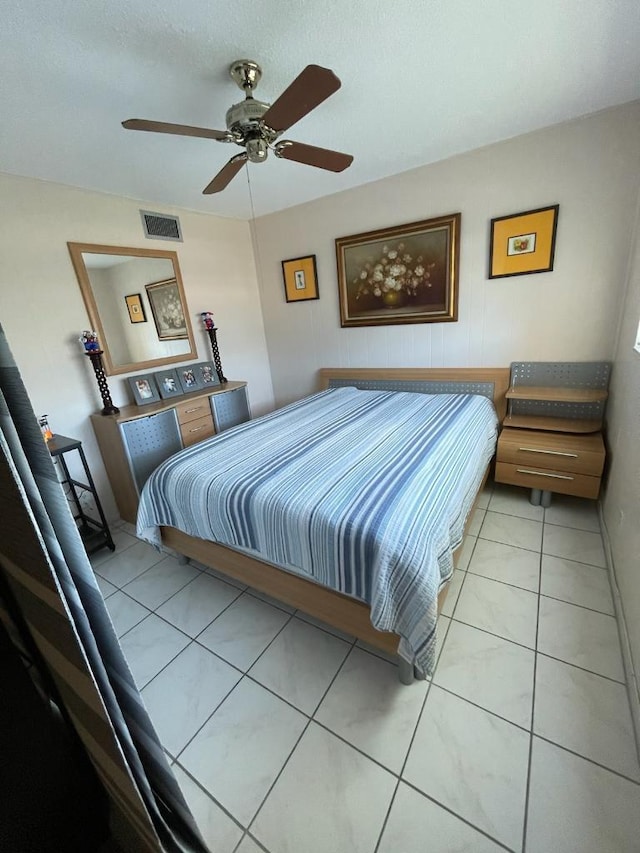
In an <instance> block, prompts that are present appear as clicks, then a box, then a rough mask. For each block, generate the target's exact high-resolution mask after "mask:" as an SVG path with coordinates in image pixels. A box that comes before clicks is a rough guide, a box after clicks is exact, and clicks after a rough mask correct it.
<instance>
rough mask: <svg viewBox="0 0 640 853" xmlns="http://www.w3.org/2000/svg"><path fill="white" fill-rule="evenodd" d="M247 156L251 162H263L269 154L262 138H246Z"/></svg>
mask: <svg viewBox="0 0 640 853" xmlns="http://www.w3.org/2000/svg"><path fill="white" fill-rule="evenodd" d="M246 148H247V157H248V158H249V160H250V161H251V162H252V163H264V161H265V160H266V159H267V156H268V154H269V149H268V148H267V143H266V142H265V141H264V139H248V140H247V142H246Z"/></svg>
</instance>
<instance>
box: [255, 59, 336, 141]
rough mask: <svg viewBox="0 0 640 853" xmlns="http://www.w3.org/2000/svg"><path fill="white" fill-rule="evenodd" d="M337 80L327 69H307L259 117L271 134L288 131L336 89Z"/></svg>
mask: <svg viewBox="0 0 640 853" xmlns="http://www.w3.org/2000/svg"><path fill="white" fill-rule="evenodd" d="M340 86H341V83H340V80H339V79H338V78H337V77H336V75H335V74H334V73H333V71H331V70H330V69H329V68H322V67H321V66H320V65H307V67H306V68H305V69H304V71H302V72H301V73H300V74H299V75H298V76H297V77H296V79H295V80H294V81H293V83H292V84H291V85H290V86H289V87H288V88H287V89H285V90H284V92H283V93H282V94H281V95H280V97H279V98H278V99H277V101H275V103H273V104H272V105H271V106H270V107H269V109H268V110H267V111H266V113H265V114H264V115H263V116H262V120H263V121H264V123H265V124H266V125H267V126H268V127H270V128H272V129H273V130H277V131H283V130H288V129H289V128H290V127H291V125H292V124H295V123H296V122H297V121H300V119H301V118H303V117H304V116H306V115H307V113H310V112H311V110H314V109H315V108H316V107H317V106H319V105H320V104H321V103H322V102H323V101H325V100H326V99H327V98H328V97H329V95H333V93H334V92H337V91H338V89H339V88H340Z"/></svg>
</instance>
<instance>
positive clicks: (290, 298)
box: [282, 255, 320, 302]
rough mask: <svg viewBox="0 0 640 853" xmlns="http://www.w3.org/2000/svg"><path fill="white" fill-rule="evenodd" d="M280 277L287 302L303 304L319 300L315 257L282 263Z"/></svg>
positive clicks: (292, 259)
mask: <svg viewBox="0 0 640 853" xmlns="http://www.w3.org/2000/svg"><path fill="white" fill-rule="evenodd" d="M282 275H283V277H284V295H285V297H286V300H287V302H304V301H305V300H307V299H319V298H320V296H319V294H318V272H317V270H316V256H315V255H307V256H306V257H304V258H290V259H289V260H288V261H282Z"/></svg>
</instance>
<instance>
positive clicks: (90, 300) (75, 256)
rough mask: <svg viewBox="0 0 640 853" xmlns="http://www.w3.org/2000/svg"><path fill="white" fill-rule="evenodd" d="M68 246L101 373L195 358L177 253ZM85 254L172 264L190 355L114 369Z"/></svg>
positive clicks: (131, 364)
mask: <svg viewBox="0 0 640 853" xmlns="http://www.w3.org/2000/svg"><path fill="white" fill-rule="evenodd" d="M67 246H68V248H69V254H70V255H71V262H72V264H73V268H74V270H75V273H76V276H77V279H78V284H79V285H80V291H81V293H82V298H83V300H84V304H85V307H86V309H87V314H88V315H89V322H90V324H91V329H92V330H93V331H96V332H97V333H98V341H99V342H100V346H101V348H102V350H103V356H102V359H103V362H104V371H105V373H106V374H107V375H108V376H115V375H117V374H119V373H132V372H134V371H136V370H149V369H152V368H155V367H162V366H163V365H165V364H177V363H179V362H181V361H190V360H192V359H194V358H197V357H198V352H197V349H196V345H195V341H194V338H193V329H192V326H191V320H190V318H189V312H188V310H187V299H186V296H185V292H184V286H183V284H182V274H181V273H180V264H179V263H178V255H177V253H176V252H171V251H168V250H165V249H140V248H136V247H131V246H102V245H100V244H97V243H67ZM84 252H86V253H89V254H97V255H131V257H134V258H166V259H167V260H169V261H171V262H172V264H173V271H174V274H175V279H176V283H177V285H178V291H179V293H180V299H181V300H182V305H183V306H184V318H185V323H186V327H187V341H188V343H189V352H186V353H183V354H181V355H169V356H163V357H161V358H150V359H147V360H146V361H134V362H131V363H129V364H118V365H115V364H114V363H113V361H112V360H111V354H110V351H109V342H108V340H107V336H106V334H105V330H104V326H103V325H102V321H101V319H100V312H99V311H98V306H97V304H96V300H95V296H94V293H93V289H92V287H91V280H90V278H89V273H88V271H87V268H86V266H85V263H84V258H83V253H84Z"/></svg>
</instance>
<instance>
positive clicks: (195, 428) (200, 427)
mask: <svg viewBox="0 0 640 853" xmlns="http://www.w3.org/2000/svg"><path fill="white" fill-rule="evenodd" d="M204 427H205V424H202V425H201V426H199V427H194V428H193V429H190V430H189V432H200V430H201V429H204Z"/></svg>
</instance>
